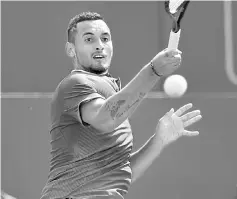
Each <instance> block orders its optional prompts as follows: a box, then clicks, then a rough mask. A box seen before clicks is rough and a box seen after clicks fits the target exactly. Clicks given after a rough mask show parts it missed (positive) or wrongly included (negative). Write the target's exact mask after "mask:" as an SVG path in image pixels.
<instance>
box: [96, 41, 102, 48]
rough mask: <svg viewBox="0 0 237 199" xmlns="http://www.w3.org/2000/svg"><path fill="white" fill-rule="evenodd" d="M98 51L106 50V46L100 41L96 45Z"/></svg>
mask: <svg viewBox="0 0 237 199" xmlns="http://www.w3.org/2000/svg"><path fill="white" fill-rule="evenodd" d="M96 50H104V45H103V43H102V42H101V41H98V42H97V44H96Z"/></svg>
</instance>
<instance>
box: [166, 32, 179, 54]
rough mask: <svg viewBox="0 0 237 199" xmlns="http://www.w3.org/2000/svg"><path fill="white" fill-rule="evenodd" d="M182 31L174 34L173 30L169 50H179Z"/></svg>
mask: <svg viewBox="0 0 237 199" xmlns="http://www.w3.org/2000/svg"><path fill="white" fill-rule="evenodd" d="M180 33H181V29H179V31H178V32H177V33H174V32H173V31H172V30H171V32H170V38H169V44H168V49H169V50H171V49H174V50H176V49H178V46H179V38H180Z"/></svg>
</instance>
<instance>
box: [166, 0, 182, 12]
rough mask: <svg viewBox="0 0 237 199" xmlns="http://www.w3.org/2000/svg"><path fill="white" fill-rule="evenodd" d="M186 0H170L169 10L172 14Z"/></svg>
mask: <svg viewBox="0 0 237 199" xmlns="http://www.w3.org/2000/svg"><path fill="white" fill-rule="evenodd" d="M183 2H184V0H169V10H170V12H171V13H172V14H174V13H176V12H177V10H178V8H179V6H180V5H181V4H182V3H183Z"/></svg>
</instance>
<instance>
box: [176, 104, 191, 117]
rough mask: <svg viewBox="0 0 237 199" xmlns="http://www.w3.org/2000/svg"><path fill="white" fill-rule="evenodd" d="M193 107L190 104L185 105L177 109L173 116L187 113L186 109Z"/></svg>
mask: <svg viewBox="0 0 237 199" xmlns="http://www.w3.org/2000/svg"><path fill="white" fill-rule="evenodd" d="M192 107H193V104H192V103H189V104H185V105H184V106H182V107H181V108H179V109H178V110H177V111H176V112H175V114H176V115H177V116H181V115H182V114H183V113H184V112H185V111H187V110H188V109H190V108H192Z"/></svg>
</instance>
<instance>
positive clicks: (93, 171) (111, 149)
mask: <svg viewBox="0 0 237 199" xmlns="http://www.w3.org/2000/svg"><path fill="white" fill-rule="evenodd" d="M119 90H120V80H119V79H116V78H113V77H111V76H106V75H103V76H102V75H101V76H99V75H96V74H92V73H89V72H85V71H82V70H73V71H72V72H71V73H70V74H69V75H68V76H67V77H65V78H64V79H63V80H62V81H61V82H60V83H59V85H58V87H57V88H56V90H55V92H54V95H53V99H52V102H51V122H52V127H51V130H50V136H51V141H50V144H51V159H50V171H49V174H48V179H47V183H46V185H45V187H44V188H43V190H42V194H41V199H58V198H60V199H61V198H83V199H84V198H93V197H95V198H123V195H125V194H126V193H127V191H128V188H129V186H130V184H131V179H132V171H131V167H130V153H131V151H132V147H133V136H132V131H131V127H130V124H129V121H128V120H125V121H124V122H123V123H122V124H121V125H120V126H118V127H117V128H115V129H114V130H113V131H112V132H101V131H98V130H96V129H95V128H93V127H92V126H91V125H89V124H87V123H85V122H84V121H83V120H82V117H81V113H80V107H81V105H82V104H83V103H86V102H88V101H90V100H93V99H96V98H103V99H107V98H108V97H110V96H111V95H113V94H115V93H116V92H118V91H119Z"/></svg>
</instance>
